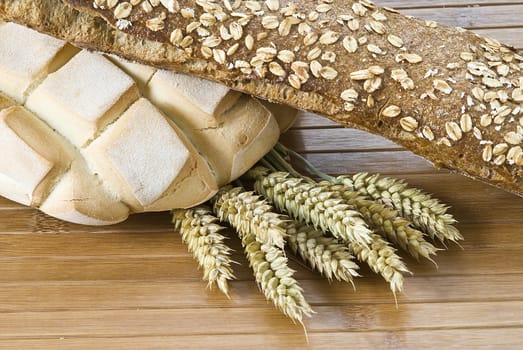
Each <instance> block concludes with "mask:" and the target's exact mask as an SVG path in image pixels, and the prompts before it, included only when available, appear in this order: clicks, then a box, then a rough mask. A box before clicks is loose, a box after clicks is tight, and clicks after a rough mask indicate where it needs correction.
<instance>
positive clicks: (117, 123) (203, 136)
mask: <svg viewBox="0 0 523 350" xmlns="http://www.w3.org/2000/svg"><path fill="white" fill-rule="evenodd" d="M21 42H23V43H24V45H19V43H21ZM0 74H1V76H2V79H0V145H1V146H2V149H3V150H4V152H2V157H0V195H2V196H5V197H7V198H10V199H12V200H15V201H17V202H19V203H22V204H25V205H30V206H33V207H37V208H39V209H41V210H42V211H43V212H45V213H47V214H49V215H52V216H55V217H57V218H60V219H63V220H67V221H71V222H75V223H81V224H90V225H105V224H112V223H116V222H119V221H122V220H124V219H126V218H127V216H128V215H129V214H130V213H134V212H143V211H161V210H170V209H174V208H185V207H192V206H195V205H197V204H199V203H201V202H203V201H206V200H207V199H209V198H210V197H211V196H212V195H214V194H215V193H216V191H217V189H218V187H219V186H222V185H224V184H226V183H228V182H230V181H231V180H233V179H235V178H237V177H238V176H240V175H241V174H242V173H243V172H245V171H246V170H247V169H248V168H250V167H251V166H252V165H253V164H254V163H256V162H257V161H258V160H259V159H260V158H261V157H262V156H263V155H264V154H265V153H266V152H268V151H269V150H270V149H271V148H272V147H273V146H274V144H275V143H276V141H277V139H278V137H279V128H278V124H277V122H276V120H275V118H274V116H273V115H272V113H271V112H270V111H269V110H268V109H267V108H265V107H264V106H263V105H262V104H261V103H260V102H258V101H257V100H256V99H254V98H252V97H250V96H247V95H244V94H241V93H238V92H235V91H231V90H230V89H229V88H226V87H225V86H223V85H218V84H216V83H212V82H209V81H207V80H202V79H198V78H193V77H189V76H186V75H181V74H176V73H174V72H170V71H161V70H156V69H154V68H151V67H147V66H142V65H139V64H135V63H130V62H127V61H123V60H121V59H119V58H116V57H104V56H103V55H100V54H95V53H90V52H88V51H85V50H83V51H80V50H78V49H76V48H74V47H73V46H71V45H69V44H67V43H66V42H64V41H61V40H58V39H55V38H53V37H50V36H47V35H44V34H40V33H37V32H35V31H33V30H31V29H28V28H26V27H23V26H20V25H18V24H14V23H0ZM8 96H9V97H10V98H9V97H8ZM144 96H145V97H144ZM289 119H292V114H290V115H287V116H285V118H284V120H285V121H287V120H289Z"/></svg>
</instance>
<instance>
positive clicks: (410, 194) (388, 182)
mask: <svg viewBox="0 0 523 350" xmlns="http://www.w3.org/2000/svg"><path fill="white" fill-rule="evenodd" d="M337 180H338V181H340V182H341V183H343V184H344V185H346V186H347V187H349V188H351V189H353V190H355V191H358V192H360V193H361V194H363V195H365V196H369V197H370V198H372V199H373V200H375V201H378V202H380V203H383V204H384V205H386V206H388V207H390V208H393V209H395V210H397V211H398V212H399V214H400V215H401V216H403V217H404V218H406V219H407V220H410V221H411V222H412V223H413V224H414V225H415V226H416V227H417V228H418V229H420V230H421V231H423V232H426V233H427V234H428V235H429V236H430V237H431V238H432V239H434V237H436V238H438V239H439V240H440V241H441V242H443V243H444V242H445V241H447V240H449V241H453V242H456V241H459V240H462V239H463V236H462V235H461V233H460V232H459V231H458V229H457V228H456V227H455V226H454V224H456V220H455V219H454V217H453V216H452V215H450V214H448V213H447V210H448V207H447V206H445V205H444V204H442V203H440V202H439V201H438V200H437V199H435V198H432V197H431V196H430V195H429V194H427V193H424V192H423V191H421V190H419V189H417V188H412V187H408V185H407V184H406V183H405V182H404V181H400V180H396V179H391V178H387V177H380V176H379V175H378V174H374V175H369V174H367V173H359V174H356V175H354V176H352V177H351V176H340V177H338V178H337Z"/></svg>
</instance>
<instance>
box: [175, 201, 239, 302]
mask: <svg viewBox="0 0 523 350" xmlns="http://www.w3.org/2000/svg"><path fill="white" fill-rule="evenodd" d="M172 214H173V223H174V228H175V230H177V231H178V232H180V234H181V235H182V241H183V242H184V243H185V244H186V245H187V247H188V250H189V251H190V252H191V253H192V255H193V256H194V258H195V259H196V260H197V261H198V264H199V265H200V267H201V268H202V269H203V279H204V280H205V281H208V286H209V287H212V286H213V285H214V284H216V285H217V286H218V288H219V289H220V290H221V291H222V292H223V293H224V294H225V295H227V296H229V284H228V281H229V280H232V279H234V275H233V271H232V268H231V264H232V263H233V261H232V260H231V249H230V248H229V247H228V246H227V245H226V244H225V243H224V241H225V239H226V238H225V236H223V235H222V234H221V233H220V232H221V231H223V230H224V227H222V226H220V225H219V224H218V223H217V222H218V218H216V217H215V216H213V215H212V211H211V210H210V208H209V207H204V206H199V207H195V208H192V209H176V210H173V212H172Z"/></svg>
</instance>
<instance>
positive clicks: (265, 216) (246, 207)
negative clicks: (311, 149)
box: [213, 186, 286, 249]
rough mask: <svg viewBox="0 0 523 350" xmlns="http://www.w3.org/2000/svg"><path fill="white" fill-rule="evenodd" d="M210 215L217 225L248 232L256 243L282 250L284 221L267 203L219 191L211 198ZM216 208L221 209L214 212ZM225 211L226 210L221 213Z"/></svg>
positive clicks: (250, 194)
mask: <svg viewBox="0 0 523 350" xmlns="http://www.w3.org/2000/svg"><path fill="white" fill-rule="evenodd" d="M213 201H214V211H215V213H218V214H217V215H218V218H219V219H220V220H221V221H224V222H229V223H230V224H231V225H232V226H233V227H235V228H236V229H237V230H241V231H243V232H252V233H253V234H255V235H256V239H257V240H258V241H259V242H260V243H267V244H269V245H275V246H278V247H280V248H282V249H283V248H284V246H285V235H286V233H285V221H284V218H283V216H282V215H281V214H279V213H275V212H274V211H273V209H272V207H271V206H270V205H269V204H267V201H266V200H264V199H263V198H261V197H260V196H259V195H256V194H254V192H250V191H245V190H244V189H243V188H240V187H236V188H232V187H231V186H226V187H223V188H222V189H221V190H220V191H219V193H218V194H217V195H216V196H215V197H214V198H213ZM217 208H222V210H220V211H218V212H217V211H216V209H217ZM225 209H226V210H225Z"/></svg>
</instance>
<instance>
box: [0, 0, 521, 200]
mask: <svg viewBox="0 0 523 350" xmlns="http://www.w3.org/2000/svg"><path fill="white" fill-rule="evenodd" d="M64 2H65V3H67V4H70V5H72V6H74V7H75V8H76V10H72V9H71V7H68V6H67V5H65V4H64V3H63V2H61V1H58V0H36V1H29V0H27V1H24V0H19V1H8V0H3V1H0V14H1V15H2V16H4V17H6V18H9V19H12V20H16V21H19V22H21V23H24V24H26V25H29V26H32V27H35V28H37V29H39V30H41V31H45V32H47V33H51V34H52V35H55V36H57V37H60V38H63V39H66V40H70V41H72V42H74V43H76V44H77V45H80V46H82V47H87V48H92V49H96V50H100V51H104V52H111V53H114V54H118V55H120V56H123V57H127V58H129V59H132V60H138V61H141V62H144V63H147V64H151V65H155V66H157V67H163V68H167V69H171V70H176V71H179V72H187V73H191V74H193V75H198V76H200V77H204V78H206V79H211V80H215V81H218V82H220V83H222V84H224V85H226V86H228V87H231V88H233V89H235V90H238V91H243V92H247V93H250V94H252V95H254V96H258V97H262V98H264V99H268V100H271V101H275V102H279V103H282V104H287V105H290V106H293V107H297V108H300V109H305V110H309V111H312V112H317V113H319V114H322V115H324V116H327V117H329V118H331V119H332V120H334V121H336V122H339V123H341V124H343V125H346V126H350V127H356V128H360V129H363V130H367V131H370V132H373V133H376V134H380V135H382V136H385V137H387V138H389V139H391V140H393V141H395V142H397V143H399V144H401V145H403V146H405V147H406V148H408V149H410V150H412V151H413V152H415V153H417V154H419V155H421V156H423V157H425V158H427V159H428V160H430V161H432V162H433V163H434V164H435V165H436V166H437V167H444V168H448V169H450V170H453V171H456V172H459V173H462V174H465V175H467V176H470V177H473V178H476V179H479V180H482V181H485V182H487V183H490V184H492V185H495V186H497V187H500V188H503V189H505V190H507V191H511V192H513V193H515V194H518V195H523V176H522V175H523V168H522V167H523V148H522V141H523V118H522V117H523V74H522V69H523V57H522V56H521V55H519V54H517V53H516V52H515V51H514V50H513V49H512V48H510V47H507V46H505V45H502V44H500V43H499V42H497V41H496V40H492V39H487V38H482V37H479V36H477V35H475V34H473V33H471V32H467V31H465V30H463V29H452V28H447V27H444V26H440V25H438V24H436V23H434V22H430V21H422V20H417V19H413V18H409V17H406V16H403V15H401V14H399V13H397V12H396V11H394V10H391V9H382V8H378V7H377V6H375V5H374V4H372V2H371V1H369V0H359V1H349V0H329V1H304V0H301V1H300V0H267V1H232V0H229V1H212V0H196V1H138V2H124V1H106V0H94V1H93V0H67V1H64ZM133 4H135V5H133ZM98 17H101V18H103V19H104V20H106V21H107V22H104V21H102V20H101V19H100V18H98ZM106 23H109V24H110V25H107V24H106ZM114 28H116V29H117V30H115V29H114Z"/></svg>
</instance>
